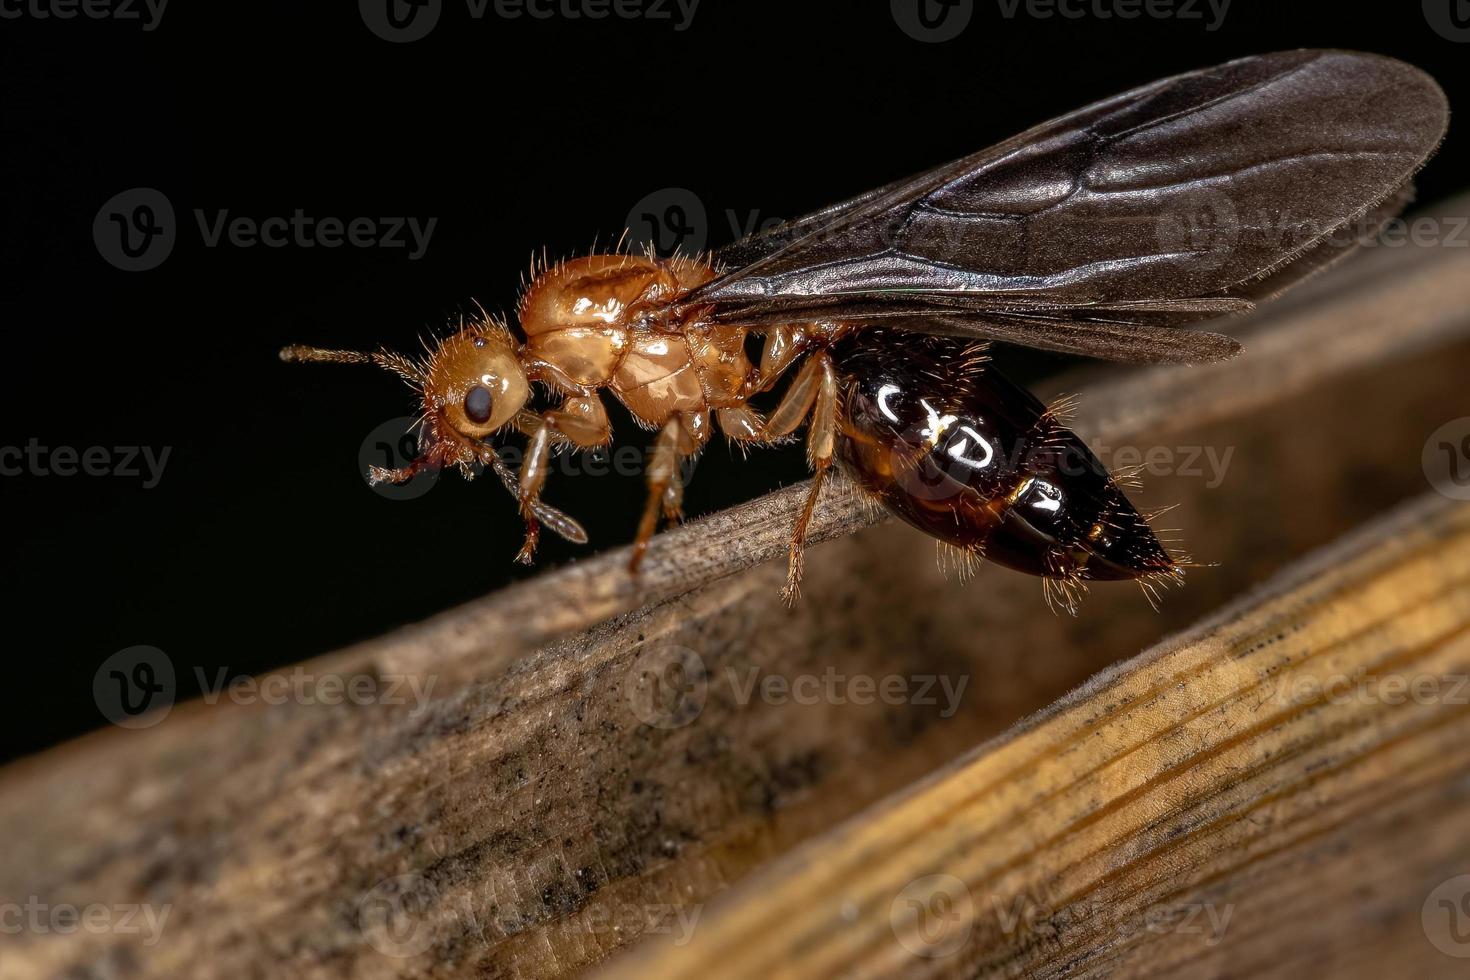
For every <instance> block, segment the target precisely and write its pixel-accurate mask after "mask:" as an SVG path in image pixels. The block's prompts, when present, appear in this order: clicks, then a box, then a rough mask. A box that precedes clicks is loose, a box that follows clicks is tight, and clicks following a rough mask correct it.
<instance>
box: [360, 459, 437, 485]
mask: <svg viewBox="0 0 1470 980" xmlns="http://www.w3.org/2000/svg"><path fill="white" fill-rule="evenodd" d="M427 469H429V466H428V465H427V464H426V463H425V462H424V461H423V460H422V459H416V460H414V461H413V462H411V463H409V464H408V465H407V466H400V467H398V469H396V470H390V469H385V468H384V467H381V466H369V467H368V483H369V484H371V485H372V486H377V485H378V484H379V483H407V482H408V481H409V480H412V479H413V478H414V477H416V476H418V475H419V473H421V472H423V471H424V470H427Z"/></svg>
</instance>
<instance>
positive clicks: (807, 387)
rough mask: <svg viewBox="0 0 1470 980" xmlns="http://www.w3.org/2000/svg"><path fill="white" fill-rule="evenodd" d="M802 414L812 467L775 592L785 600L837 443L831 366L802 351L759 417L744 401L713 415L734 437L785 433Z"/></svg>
mask: <svg viewBox="0 0 1470 980" xmlns="http://www.w3.org/2000/svg"><path fill="white" fill-rule="evenodd" d="M808 416H810V417H811V422H810V425H809V426H808V428H807V462H808V463H810V464H811V467H812V470H813V474H812V488H811V490H810V491H809V492H808V493H807V498H806V503H805V505H804V506H803V507H802V510H801V514H800V515H799V516H798V517H797V520H796V527H795V528H794V529H793V530H792V532H791V547H790V552H789V557H788V559H787V564H786V588H785V589H783V590H782V592H781V597H782V598H783V599H785V600H786V601H787V603H792V602H795V601H796V597H797V595H798V593H799V592H800V587H801V574H802V564H803V556H804V552H805V548H806V533H807V527H808V526H809V525H810V524H811V519H812V513H813V511H814V510H815V509H816V506H817V497H818V496H820V494H821V492H822V486H823V484H824V483H825V482H826V478H827V471H828V469H830V468H831V466H832V457H833V455H834V453H835V450H836V445H837V370H836V368H835V367H834V366H833V364H832V358H831V356H830V355H828V354H827V352H826V351H819V352H817V353H815V354H813V355H811V356H810V357H808V358H807V360H806V361H805V362H804V363H803V364H802V366H801V370H800V371H798V372H797V373H796V377H795V378H794V379H793V380H792V382H791V387H790V388H788V389H787V390H786V394H785V395H784V396H783V397H782V398H781V401H780V403H779V404H778V405H777V406H776V410H775V411H773V412H772V413H771V417H770V418H769V419H768V420H766V421H765V422H762V421H761V419H760V415H759V414H757V413H756V412H755V411H754V410H753V409H751V408H749V407H747V406H740V407H738V408H733V409H722V410H721V411H720V415H719V420H720V429H721V430H722V431H723V432H724V433H725V435H726V436H728V437H729V438H731V439H733V440H735V441H737V442H775V441H777V440H778V439H781V438H782V437H784V436H787V435H790V434H791V433H792V432H793V431H795V429H796V427H797V426H799V425H801V423H802V422H803V421H804V420H806V419H807V417H808Z"/></svg>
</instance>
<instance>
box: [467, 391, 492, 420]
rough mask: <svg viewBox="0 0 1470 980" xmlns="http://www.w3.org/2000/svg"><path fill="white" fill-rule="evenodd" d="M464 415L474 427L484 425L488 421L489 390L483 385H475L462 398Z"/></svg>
mask: <svg viewBox="0 0 1470 980" xmlns="http://www.w3.org/2000/svg"><path fill="white" fill-rule="evenodd" d="M464 414H465V418H467V419H469V420H470V421H471V422H473V423H475V424H476V425H484V424H485V423H486V422H488V421H490V389H489V388H486V387H485V386H484V385H476V386H475V387H473V388H471V389H470V392H469V394H467V395H465V396H464Z"/></svg>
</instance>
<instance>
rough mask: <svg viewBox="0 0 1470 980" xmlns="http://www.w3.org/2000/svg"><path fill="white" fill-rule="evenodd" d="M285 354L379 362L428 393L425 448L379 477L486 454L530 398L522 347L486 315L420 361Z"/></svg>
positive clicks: (379, 355) (299, 352) (464, 462)
mask: <svg viewBox="0 0 1470 980" xmlns="http://www.w3.org/2000/svg"><path fill="white" fill-rule="evenodd" d="M281 360H283V361H296V362H302V361H317V362H326V363H334V364H376V365H377V366H378V367H380V368H383V369H384V370H385V371H390V372H392V373H393V374H396V375H398V376H399V377H400V378H402V379H403V380H404V381H406V382H407V383H408V384H409V386H410V387H412V388H415V389H417V390H418V391H419V392H420V393H422V395H423V434H424V440H423V442H422V443H421V445H423V447H424V449H423V453H422V455H421V456H420V458H419V459H417V460H415V461H414V463H413V464H412V465H411V466H410V467H407V468H405V469H403V470H401V471H398V470H395V471H392V472H390V473H383V474H379V475H378V476H377V477H375V478H381V479H386V480H392V481H394V482H401V481H402V480H405V479H408V478H409V476H411V475H412V473H413V472H415V471H417V470H418V469H420V468H423V467H435V468H437V467H440V466H447V465H450V464H457V465H460V466H468V465H469V464H470V463H473V462H475V461H476V460H483V459H484V458H486V456H487V453H488V454H490V455H493V451H491V450H489V449H488V446H487V445H486V444H485V443H484V441H483V440H484V439H486V438H487V437H488V436H490V435H491V434H493V433H494V432H495V430H497V429H499V428H501V427H502V426H504V425H506V424H508V423H509V422H511V420H513V419H514V418H515V416H516V413H517V412H519V411H520V410H521V409H522V408H524V407H525V404H526V402H527V401H528V400H529V399H530V397H531V385H530V381H529V380H528V379H527V377H526V372H525V369H524V368H522V367H521V359H520V347H519V345H518V344H517V343H516V341H515V338H514V337H512V336H511V333H510V330H509V329H508V328H507V327H506V326H505V324H503V323H501V322H499V321H498V320H493V319H491V318H490V317H488V316H487V317H484V318H482V319H479V320H475V321H472V322H470V323H467V324H465V325H463V326H462V327H461V328H460V330H459V332H458V333H456V334H453V335H452V336H450V337H447V338H445V339H444V340H441V341H440V342H439V343H438V344H437V345H436V346H435V347H434V348H433V349H432V350H430V351H429V354H428V357H427V358H425V359H424V360H423V361H422V362H419V361H415V360H413V359H411V358H409V357H406V356H404V355H403V354H397V353H394V352H392V351H386V350H380V351H372V352H365V351H347V350H324V349H322V348H319V347H306V346H302V345H299V344H298V345H293V346H290V347H287V348H284V349H283V350H282V351H281Z"/></svg>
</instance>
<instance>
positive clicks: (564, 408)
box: [516, 395, 612, 565]
mask: <svg viewBox="0 0 1470 980" xmlns="http://www.w3.org/2000/svg"><path fill="white" fill-rule="evenodd" d="M540 419H541V421H540V424H539V425H537V426H536V427H535V429H534V430H533V431H532V432H531V441H530V443H529V444H528V445H527V446H526V458H525V461H524V462H523V463H522V464H521V473H520V479H519V481H518V482H519V487H518V489H519V497H520V501H521V518H522V519H523V520H524V521H525V522H526V539H525V542H524V543H523V544H522V545H521V550H520V551H519V552H518V553H517V554H516V561H518V562H520V563H521V564H523V565H529V564H531V561H532V559H533V557H534V556H535V554H536V545H537V544H538V543H539V542H540V538H541V524H540V522H539V521H538V520H537V518H536V510H537V505H538V504H539V503H540V500H541V490H542V488H543V487H544V486H545V485H546V474H547V472H548V470H549V468H550V464H551V448H552V445H553V443H557V442H560V443H569V444H571V445H572V446H574V447H576V448H579V449H593V448H596V447H597V446H605V445H607V444H608V443H609V442H611V441H612V425H611V424H610V423H609V422H608V420H607V410H606V409H605V408H603V405H602V401H601V399H599V398H598V397H597V396H596V395H586V396H582V395H578V396H574V397H572V398H568V399H566V400H565V401H563V402H562V403H561V405H560V406H558V407H557V408H554V409H552V410H551V411H549V412H547V413H546V414H545V415H543V416H541V417H540ZM527 427H528V428H529V425H528V426H527Z"/></svg>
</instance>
